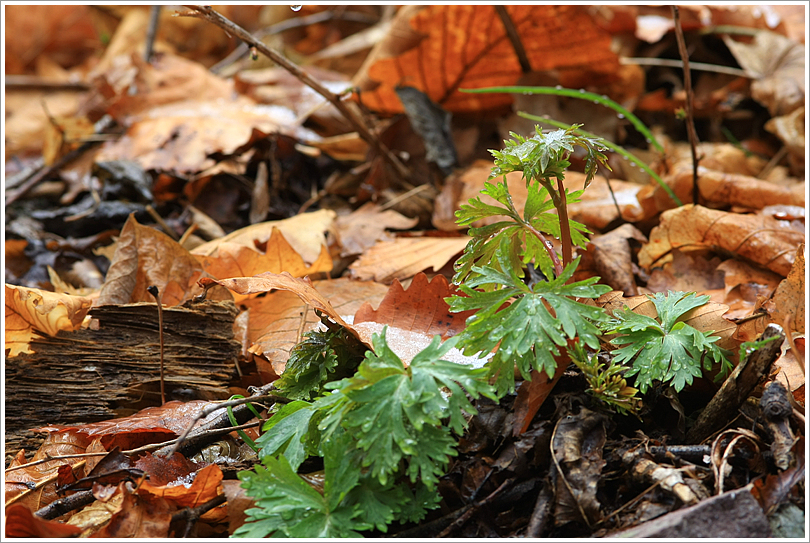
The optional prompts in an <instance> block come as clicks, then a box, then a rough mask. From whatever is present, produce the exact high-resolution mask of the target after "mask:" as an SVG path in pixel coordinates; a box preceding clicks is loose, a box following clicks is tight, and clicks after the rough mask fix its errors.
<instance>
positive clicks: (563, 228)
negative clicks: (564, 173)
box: [555, 177, 573, 275]
mask: <svg viewBox="0 0 810 543" xmlns="http://www.w3.org/2000/svg"><path fill="white" fill-rule="evenodd" d="M557 190H558V193H559V195H560V197H559V205H558V206H557V215H558V216H559V218H560V243H562V252H563V266H567V265H568V264H570V263H571V257H572V253H573V251H572V248H571V245H572V244H573V241H572V240H571V226H570V225H569V224H568V202H566V197H565V186H563V178H562V177H558V178H557ZM555 203H557V202H555ZM558 275H559V274H558Z"/></svg>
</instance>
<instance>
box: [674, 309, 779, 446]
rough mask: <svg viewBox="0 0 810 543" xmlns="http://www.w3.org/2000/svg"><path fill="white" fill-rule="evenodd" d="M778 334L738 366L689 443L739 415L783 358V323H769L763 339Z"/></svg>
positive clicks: (690, 433)
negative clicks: (755, 390) (777, 362)
mask: <svg viewBox="0 0 810 543" xmlns="http://www.w3.org/2000/svg"><path fill="white" fill-rule="evenodd" d="M774 336H777V339H776V340H773V341H770V342H768V343H766V344H765V345H763V346H762V347H761V348H759V349H756V350H755V351H753V352H751V353H750V354H749V355H748V356H746V357H745V358H744V359H743V360H741V361H740V363H739V365H738V366H737V367H736V368H734V371H732V372H731V375H729V376H728V378H727V379H726V380H725V382H724V383H723V386H721V387H720V390H718V391H717V394H715V395H714V397H713V398H712V399H711V401H710V402H709V405H707V406H706V408H705V409H704V410H703V411H702V412H701V413H700V416H698V419H697V421H696V422H695V425H694V426H692V428H690V429H689V431H688V432H687V434H686V441H687V443H700V442H701V441H703V440H704V439H706V438H707V437H709V436H710V435H711V434H713V433H714V432H715V431H717V430H719V429H720V428H722V427H723V426H724V425H725V424H727V423H728V421H730V420H732V419H733V418H734V417H735V416H736V414H737V410H738V409H739V408H740V406H741V405H742V404H743V402H744V401H745V400H746V399H747V398H748V396H749V395H750V394H751V392H752V391H753V390H754V388H755V387H756V386H757V384H758V383H759V382H760V381H761V380H762V378H763V377H766V376H767V375H768V372H769V370H770V367H771V365H773V363H774V362H775V361H776V359H777V358H779V354H780V352H781V348H782V342H783V341H784V340H785V332H784V331H783V330H782V327H781V326H779V325H778V324H769V325H768V327H767V328H765V331H764V332H762V335H761V336H760V337H759V339H760V340H764V339H768V338H772V337H774Z"/></svg>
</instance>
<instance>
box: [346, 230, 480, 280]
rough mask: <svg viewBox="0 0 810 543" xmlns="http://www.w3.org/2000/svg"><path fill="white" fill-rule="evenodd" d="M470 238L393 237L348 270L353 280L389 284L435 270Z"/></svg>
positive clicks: (449, 259)
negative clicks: (395, 280)
mask: <svg viewBox="0 0 810 543" xmlns="http://www.w3.org/2000/svg"><path fill="white" fill-rule="evenodd" d="M469 240H470V238H469V237H468V236H463V237H453V238H437V237H423V238H397V239H396V240H394V241H382V242H379V243H377V244H376V245H374V246H373V247H372V248H371V249H369V250H368V251H366V252H365V253H364V254H363V255H362V256H361V257H360V258H358V259H357V260H356V261H355V262H354V263H353V264H352V265H351V266H350V267H349V269H350V270H351V274H352V275H351V276H352V277H353V278H355V279H360V280H370V279H373V280H374V281H378V282H380V283H390V282H392V281H393V280H394V279H400V280H402V279H407V278H409V277H413V276H414V275H416V274H417V273H419V272H420V271H424V270H427V269H429V268H432V269H433V271H439V270H440V269H442V267H444V265H445V264H447V263H448V262H450V261H451V260H452V259H453V258H454V257H455V256H456V255H458V254H459V253H461V252H462V251H463V250H464V247H466V246H467V243H468V242H469Z"/></svg>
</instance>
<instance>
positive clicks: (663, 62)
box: [619, 57, 757, 79]
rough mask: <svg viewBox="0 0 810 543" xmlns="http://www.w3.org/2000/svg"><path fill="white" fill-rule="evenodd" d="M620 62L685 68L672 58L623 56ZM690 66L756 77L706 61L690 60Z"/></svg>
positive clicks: (704, 70)
mask: <svg viewBox="0 0 810 543" xmlns="http://www.w3.org/2000/svg"><path fill="white" fill-rule="evenodd" d="M619 64H622V65H624V66H627V65H634V64H635V65H638V66H665V67H668V68H681V69H683V61H682V60H675V59H671V58H645V57H621V58H619ZM689 67H690V69H692V70H698V71H701V72H714V73H717V74H726V75H734V76H737V77H745V78H747V79H756V77H757V76H756V75H754V74H752V73H750V72H747V71H745V70H740V69H739V68H730V67H728V66H718V65H716V64H706V63H705V62H690V63H689Z"/></svg>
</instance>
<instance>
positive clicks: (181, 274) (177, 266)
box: [95, 214, 202, 306]
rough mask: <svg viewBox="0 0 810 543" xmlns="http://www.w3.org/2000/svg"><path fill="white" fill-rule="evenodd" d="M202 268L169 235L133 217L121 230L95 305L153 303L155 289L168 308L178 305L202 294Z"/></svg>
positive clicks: (192, 256) (130, 217)
mask: <svg viewBox="0 0 810 543" xmlns="http://www.w3.org/2000/svg"><path fill="white" fill-rule="evenodd" d="M201 274H202V266H201V265H200V263H199V262H198V261H197V259H196V258H195V257H194V255H192V254H191V253H189V252H188V251H187V250H186V249H185V248H183V246H181V245H180V244H179V243H177V242H176V241H174V240H173V239H172V238H170V237H169V236H167V235H166V234H164V233H162V232H159V231H158V230H156V229H154V228H151V227H149V226H144V225H142V224H140V223H138V221H137V220H136V219H135V215H134V214H132V215H130V216H129V218H128V219H127V222H126V223H125V224H124V228H122V229H121V237H120V238H119V239H118V244H117V246H116V248H115V255H114V256H113V260H112V263H111V264H110V269H109V270H108V271H107V278H106V280H105V281H104V285H103V286H102V287H101V293H100V294H99V297H98V299H97V300H96V302H95V305H107V304H127V303H134V302H152V301H154V297H152V295H151V294H149V293H148V292H147V291H146V289H147V288H148V287H149V286H151V285H155V286H157V287H158V290H159V291H160V295H161V301H162V303H163V304H164V305H170V306H171V305H178V304H181V303H182V302H184V301H186V300H189V299H191V298H192V297H193V296H194V295H196V294H198V293H199V290H198V289H196V288H195V282H196V281H197V279H198V278H199V277H200V275H201Z"/></svg>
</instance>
